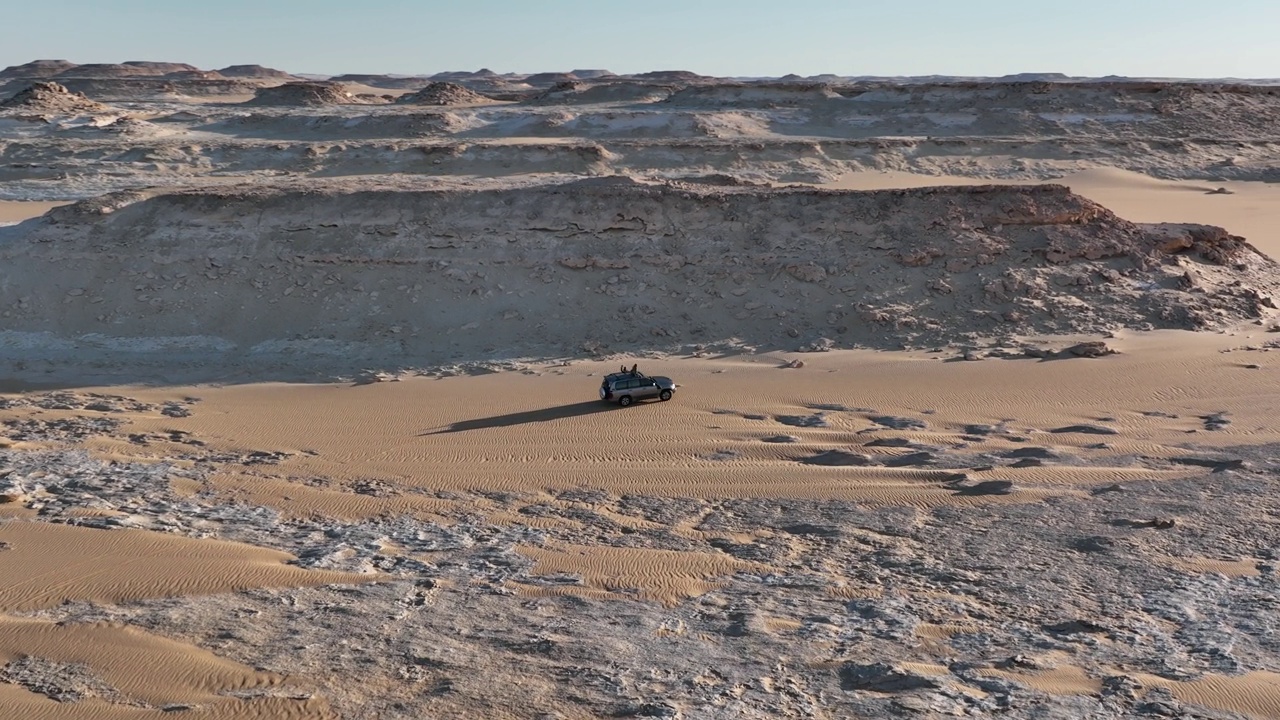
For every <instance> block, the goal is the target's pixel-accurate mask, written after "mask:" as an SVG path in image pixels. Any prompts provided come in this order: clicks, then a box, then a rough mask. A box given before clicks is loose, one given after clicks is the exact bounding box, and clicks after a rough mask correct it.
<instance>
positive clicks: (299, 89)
mask: <svg viewBox="0 0 1280 720" xmlns="http://www.w3.org/2000/svg"><path fill="white" fill-rule="evenodd" d="M357 102H358V100H357V98H356V96H355V95H354V94H352V93H351V92H350V91H348V90H347V88H346V86H344V85H342V84H339V83H331V82H289V83H285V84H283V85H276V86H274V87H264V88H260V89H259V90H258V91H257V93H256V94H255V95H254V97H253V99H252V100H249V101H248V102H246V103H245V105H282V106H287V107H316V106H322V105H343V104H354V103H357Z"/></svg>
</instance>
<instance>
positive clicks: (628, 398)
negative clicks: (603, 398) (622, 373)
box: [618, 395, 632, 407]
mask: <svg viewBox="0 0 1280 720" xmlns="http://www.w3.org/2000/svg"><path fill="white" fill-rule="evenodd" d="M631 402H632V401H631V396H630V395H623V396H622V397H620V398H618V404H619V405H621V406H622V407H626V406H628V405H630V404H631Z"/></svg>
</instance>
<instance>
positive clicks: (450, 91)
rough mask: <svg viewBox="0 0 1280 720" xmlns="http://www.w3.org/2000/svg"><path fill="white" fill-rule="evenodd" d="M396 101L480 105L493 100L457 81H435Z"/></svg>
mask: <svg viewBox="0 0 1280 720" xmlns="http://www.w3.org/2000/svg"><path fill="white" fill-rule="evenodd" d="M396 102H399V103H402V104H405V105H479V104H481V103H488V102H492V100H491V99H490V98H488V97H485V96H484V95H481V94H480V93H478V92H474V91H472V90H468V89H467V88H465V87H463V86H461V85H458V84H457V83H451V82H433V83H431V84H430V85H428V86H426V87H425V88H423V89H421V90H419V91H418V92H415V93H411V94H409V95H403V96H401V97H400V98H399V99H398V100H397V101H396Z"/></svg>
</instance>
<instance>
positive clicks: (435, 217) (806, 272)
mask: <svg viewBox="0 0 1280 720" xmlns="http://www.w3.org/2000/svg"><path fill="white" fill-rule="evenodd" d="M0 238H4V239H3V241H2V242H3V244H2V245H0V261H2V262H3V263H4V264H5V267H7V268H11V271H10V272H8V273H6V277H5V279H4V281H3V283H2V284H0V307H3V308H4V312H3V315H4V319H5V323H6V327H7V328H8V329H9V330H10V331H16V332H20V333H41V332H51V333H52V334H53V336H56V337H59V338H68V339H74V338H81V337H84V336H91V337H92V338H95V340H94V342H97V343H99V344H100V345H103V346H104V347H105V346H111V345H113V344H114V345H115V346H122V347H123V346H147V347H150V346H154V345H155V344H156V343H157V342H159V340H157V339H161V338H164V339H166V340H164V342H177V341H174V340H173V339H174V338H188V339H189V342H188V341H182V342H188V345H190V344H191V343H195V344H196V345H201V346H203V347H208V348H213V349H217V350H218V351H219V352H222V351H226V352H234V353H243V352H248V351H250V350H255V349H256V351H259V352H284V351H288V352H296V353H301V354H303V355H306V354H318V355H317V356H320V355H324V354H330V355H333V356H334V358H335V361H336V357H337V356H346V357H348V359H350V358H357V357H358V358H370V357H372V358H377V359H379V360H380V361H382V362H384V363H388V364H397V363H399V364H408V363H432V362H441V361H444V360H446V359H448V358H450V357H455V356H467V357H469V358H476V357H484V356H488V357H492V356H495V355H496V356H502V355H506V356H512V355H525V356H560V355H569V354H579V353H582V352H584V351H586V352H596V353H599V352H611V351H619V352H621V351H627V352H634V351H640V350H646V349H674V348H677V347H680V346H688V345H693V344H716V343H727V344H733V345H746V346H754V347H761V348H780V349H798V348H809V349H822V348H826V347H852V346H872V347H886V348H888V347H898V346H901V345H903V344H906V345H912V346H923V345H926V344H936V343H945V342H968V341H971V340H972V339H974V338H977V337H1006V336H1012V335H1021V334H1033V333H1063V332H1102V331H1106V330H1109V329H1114V328H1118V327H1130V328H1151V327H1156V328H1212V327H1218V326H1220V325H1222V324H1224V323H1227V322H1233V321H1239V320H1243V319H1247V318H1255V317H1261V316H1263V315H1265V314H1267V313H1269V312H1270V304H1271V300H1270V297H1271V296H1272V294H1273V293H1274V292H1275V291H1276V287H1275V285H1276V283H1275V281H1274V277H1273V275H1274V263H1273V262H1272V261H1271V260H1270V259H1268V258H1266V257H1264V256H1262V255H1260V254H1258V253H1257V252H1256V251H1254V250H1253V249H1252V248H1251V247H1250V246H1249V245H1247V244H1246V243H1245V242H1244V241H1243V240H1241V239H1239V238H1235V237H1232V236H1230V235H1228V234H1227V233H1225V232H1223V231H1221V230H1218V229H1216V228H1204V227H1199V226H1195V227H1192V226H1142V225H1136V224H1133V223H1129V222H1126V221H1124V220H1122V219H1120V218H1117V217H1116V216H1115V215H1113V214H1112V213H1110V212H1109V211H1107V210H1106V209H1104V208H1102V207H1100V206H1098V205H1096V204H1094V203H1091V202H1089V201H1087V200H1084V199H1082V198H1080V197H1078V196H1075V195H1073V194H1071V193H1070V192H1069V191H1068V190H1067V189H1066V188H1063V187H1060V186H1052V185H1046V186H1037V187H1024V188H1014V187H995V186H990V187H966V188H936V189H923V190H907V191H883V192H866V193H855V192H832V191H817V190H808V189H771V188H761V187H751V186H745V187H744V186H738V187H723V186H712V185H700V184H696V183H682V184H664V185H647V184H641V183H636V182H632V181H625V180H620V181H582V182H577V183H570V184H565V185H555V186H536V187H528V188H520V189H505V190H439V191H413V190H405V189H400V190H392V189H380V190H376V191H369V192H344V191H340V190H338V189H333V188H328V187H325V186H318V185H314V184H311V185H307V186H305V187H303V186H299V187H293V188H279V189H262V188H252V189H238V190H230V191H218V192H214V191H187V192H177V193H172V194H158V195H148V194H146V193H125V194H118V195H114V196H107V197H104V198H101V199H99V200H94V201H86V202H83V203H80V204H77V205H73V206H68V207H66V208H60V209H58V210H56V211H54V212H53V213H51V214H50V215H48V216H46V218H45V219H43V220H40V221H35V222H32V223H27V224H25V225H23V226H19V227H17V228H10V229H8V230H7V231H5V234H3V235H0Z"/></svg>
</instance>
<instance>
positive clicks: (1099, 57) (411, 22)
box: [0, 0, 1280, 77]
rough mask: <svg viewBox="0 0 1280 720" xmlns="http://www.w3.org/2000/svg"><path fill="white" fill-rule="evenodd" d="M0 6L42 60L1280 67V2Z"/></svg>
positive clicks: (982, 68) (1278, 70)
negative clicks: (1279, 36) (1279, 35)
mask: <svg viewBox="0 0 1280 720" xmlns="http://www.w3.org/2000/svg"><path fill="white" fill-rule="evenodd" d="M6 5H8V7H6V8H3V9H0V28H3V30H2V31H0V38H2V41H0V67H2V66H5V65H12V64H17V63H22V62H26V61H28V60H33V59H36V58H65V59H68V60H71V61H73V62H79V63H89V62H121V61H124V60H166V61H173V62H188V63H191V64H194V65H198V66H200V67H203V68H216V67H222V66H224V65H229V64H241V63H257V64H262V65H269V66H272V67H277V68H280V69H283V70H288V71H291V72H312V73H330V74H333V73H342V72H362V73H384V72H385V73H406V74H417V73H433V72H438V71H441V70H477V69H479V68H481V67H488V68H490V69H493V70H495V71H497V72H512V71H514V72H535V71H551V70H570V69H573V68H606V69H609V70H612V71H614V72H618V73H625V72H640V71H645V70H674V69H681V70H693V71H695V72H700V73H704V74H709V75H783V74H786V73H789V72H794V73H798V74H801V75H814V74H818V73H828V72H829V73H836V74H840V75H924V74H948V75H1004V74H1008V73H1016V72H1063V73H1067V74H1073V75H1109V74H1116V75H1147V76H1150V75H1158V76H1184V77H1227V76H1234V77H1280V42H1277V41H1276V40H1275V35H1276V33H1277V30H1280V0H1217V1H1216V2H1211V1H1206V0H1066V1H1062V0H1059V1H1057V2H1052V3H1050V2H1044V1H1043V0H967V1H966V0H884V1H880V0H875V1H871V0H864V1H861V2H859V1H856V0H845V1H843V2H837V1H835V0H773V1H764V0H626V1H623V0H595V1H594V2H593V1H591V0H457V1H455V2H444V1H443V0H419V1H418V2H411V1H410V0H364V1H361V0H200V1H199V2H192V1H191V0H41V2H21V3H20V2H14V3H6Z"/></svg>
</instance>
